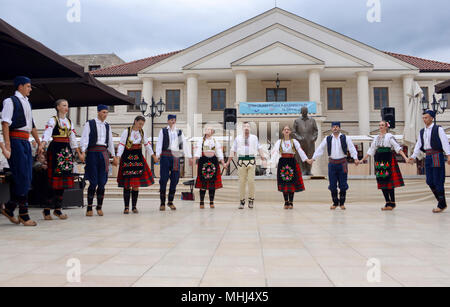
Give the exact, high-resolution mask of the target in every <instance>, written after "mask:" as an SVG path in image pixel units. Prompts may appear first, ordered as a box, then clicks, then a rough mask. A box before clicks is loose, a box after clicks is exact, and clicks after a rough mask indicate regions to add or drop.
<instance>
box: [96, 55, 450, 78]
mask: <svg viewBox="0 0 450 307" xmlns="http://www.w3.org/2000/svg"><path fill="white" fill-rule="evenodd" d="M179 52H181V50H180V51H174V52H170V53H165V54H160V55H157V56H152V57H148V58H145V59H141V60H137V61H133V62H129V63H125V64H120V65H116V66H111V67H107V68H103V69H99V70H95V71H92V72H91V74H92V75H94V76H95V77H119V76H136V75H137V73H138V72H139V71H141V70H142V69H144V68H146V67H149V66H151V65H154V64H156V63H158V62H161V61H162V60H165V59H167V58H169V57H171V56H172V55H175V54H177V53H179ZM385 53H386V54H388V55H390V56H393V57H395V58H397V59H399V60H401V61H403V62H406V63H409V64H411V65H413V66H415V67H417V68H419V70H420V71H421V72H450V63H444V62H438V61H433V60H427V59H423V58H418V57H414V56H410V55H404V54H399V53H393V52H388V51H385Z"/></svg>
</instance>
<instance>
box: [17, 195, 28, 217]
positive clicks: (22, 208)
mask: <svg viewBox="0 0 450 307" xmlns="http://www.w3.org/2000/svg"><path fill="white" fill-rule="evenodd" d="M19 215H20V217H21V218H22V220H24V221H25V222H26V221H29V220H30V216H29V215H28V204H27V200H26V198H25V197H23V198H21V199H20V201H19Z"/></svg>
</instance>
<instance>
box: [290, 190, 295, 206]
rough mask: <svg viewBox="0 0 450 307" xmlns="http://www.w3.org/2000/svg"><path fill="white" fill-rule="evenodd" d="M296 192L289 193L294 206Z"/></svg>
mask: <svg viewBox="0 0 450 307" xmlns="http://www.w3.org/2000/svg"><path fill="white" fill-rule="evenodd" d="M294 195H295V193H294V192H291V193H289V202H290V203H291V204H292V203H293V202H294Z"/></svg>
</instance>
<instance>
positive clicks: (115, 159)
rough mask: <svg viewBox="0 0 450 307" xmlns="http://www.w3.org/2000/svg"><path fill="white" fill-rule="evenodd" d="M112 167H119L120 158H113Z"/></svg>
mask: <svg viewBox="0 0 450 307" xmlns="http://www.w3.org/2000/svg"><path fill="white" fill-rule="evenodd" d="M112 165H114V166H117V165H119V158H118V157H114V158H113V162H112Z"/></svg>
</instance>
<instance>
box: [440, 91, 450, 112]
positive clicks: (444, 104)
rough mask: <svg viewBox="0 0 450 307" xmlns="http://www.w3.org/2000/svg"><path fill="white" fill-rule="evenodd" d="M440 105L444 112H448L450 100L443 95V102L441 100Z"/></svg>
mask: <svg viewBox="0 0 450 307" xmlns="http://www.w3.org/2000/svg"><path fill="white" fill-rule="evenodd" d="M439 104H440V106H441V109H442V110H444V111H445V110H447V108H448V100H447V99H446V97H445V95H444V94H442V98H441V100H439Z"/></svg>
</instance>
